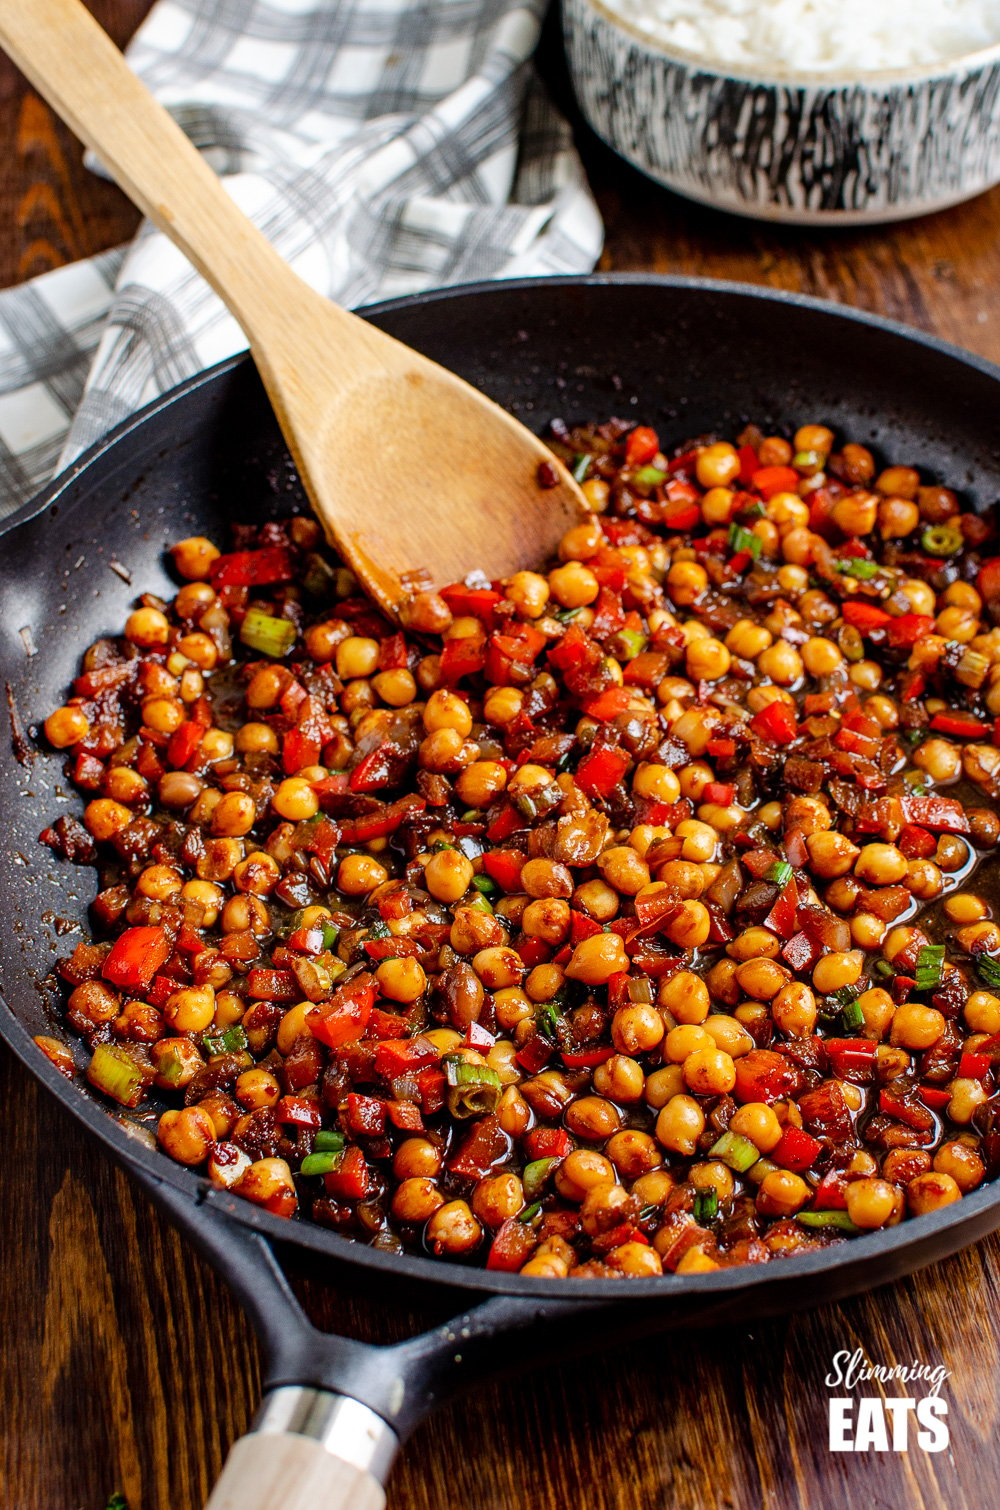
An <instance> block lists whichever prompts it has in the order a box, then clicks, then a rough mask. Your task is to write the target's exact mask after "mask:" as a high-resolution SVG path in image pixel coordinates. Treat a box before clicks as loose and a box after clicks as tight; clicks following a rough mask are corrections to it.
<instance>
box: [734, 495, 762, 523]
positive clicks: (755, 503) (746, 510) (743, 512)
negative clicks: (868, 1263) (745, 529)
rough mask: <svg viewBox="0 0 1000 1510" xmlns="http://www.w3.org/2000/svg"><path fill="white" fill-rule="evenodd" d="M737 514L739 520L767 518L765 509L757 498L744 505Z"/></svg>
mask: <svg viewBox="0 0 1000 1510" xmlns="http://www.w3.org/2000/svg"><path fill="white" fill-rule="evenodd" d="M738 512H739V516H740V518H741V519H766V518H767V509H766V508H765V507H764V505H763V504H762V503H761V501H760V499H759V498H754V499H752V500H751V502H750V503H746V504H744V505H743V507H742V508H741V509H740V510H739V511H738Z"/></svg>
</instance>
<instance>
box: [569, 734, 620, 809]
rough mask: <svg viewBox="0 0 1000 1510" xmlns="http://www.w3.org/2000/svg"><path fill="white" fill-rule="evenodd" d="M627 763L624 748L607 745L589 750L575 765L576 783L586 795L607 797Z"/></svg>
mask: <svg viewBox="0 0 1000 1510" xmlns="http://www.w3.org/2000/svg"><path fill="white" fill-rule="evenodd" d="M629 763H630V762H629V757H628V756H627V755H626V754H625V752H624V750H612V749H609V748H608V747H607V746H604V747H602V748H600V749H595V750H591V751H590V753H589V754H588V755H585V756H584V757H583V759H582V760H581V761H580V764H579V766H578V767H577V771H576V778H575V779H576V784H577V786H578V787H579V788H580V789H581V791H584V792H586V793H587V796H588V797H607V796H608V795H609V794H610V793H611V792H613V791H614V789H615V787H616V786H617V785H618V783H619V782H620V781H621V779H622V777H623V776H624V775H625V772H626V771H627V770H628V768H629Z"/></svg>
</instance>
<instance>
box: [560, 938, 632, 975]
mask: <svg viewBox="0 0 1000 1510" xmlns="http://www.w3.org/2000/svg"><path fill="white" fill-rule="evenodd" d="M628 966H629V961H628V955H627V954H626V953H625V944H624V941H623V940H622V938H621V937H620V935H619V934H617V933H595V934H594V935H593V936H592V937H591V938H587V939H582V940H581V941H580V943H579V944H577V946H576V948H575V949H574V950H573V954H572V956H571V958H570V961H569V963H568V965H567V966H566V974H567V976H568V977H569V979H570V980H579V981H583V983H584V984H585V985H587V986H602V985H604V984H605V982H606V981H609V980H610V979H611V977H612V975H617V974H619V973H620V972H622V971H627V970H628Z"/></svg>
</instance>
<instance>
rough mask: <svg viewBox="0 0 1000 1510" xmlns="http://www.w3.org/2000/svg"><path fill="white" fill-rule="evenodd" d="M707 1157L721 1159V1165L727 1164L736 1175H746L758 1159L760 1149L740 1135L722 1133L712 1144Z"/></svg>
mask: <svg viewBox="0 0 1000 1510" xmlns="http://www.w3.org/2000/svg"><path fill="white" fill-rule="evenodd" d="M709 1155H710V1157H711V1158H713V1159H721V1160H722V1162H723V1164H728V1165H729V1167H730V1169H735V1170H736V1173H737V1174H746V1172H747V1170H748V1169H749V1168H750V1166H751V1165H752V1164H756V1162H757V1160H758V1159H759V1158H760V1149H759V1148H757V1147H756V1146H755V1145H754V1144H753V1143H751V1142H750V1139H749V1138H744V1137H743V1136H742V1135H741V1134H740V1133H734V1132H724V1133H723V1134H722V1137H721V1138H720V1139H719V1141H718V1142H717V1143H713V1145H712V1147H711V1149H710V1150H709Z"/></svg>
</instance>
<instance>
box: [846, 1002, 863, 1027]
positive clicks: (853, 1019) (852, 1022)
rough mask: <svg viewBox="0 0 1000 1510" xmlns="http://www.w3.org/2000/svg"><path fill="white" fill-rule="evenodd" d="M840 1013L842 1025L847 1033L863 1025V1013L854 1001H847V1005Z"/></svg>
mask: <svg viewBox="0 0 1000 1510" xmlns="http://www.w3.org/2000/svg"><path fill="white" fill-rule="evenodd" d="M840 1015H841V1019H842V1021H843V1024H844V1027H845V1028H846V1029H847V1031H848V1032H849V1033H850V1032H853V1031H854V1030H855V1029H856V1028H863V1027H864V1024H865V1014H864V1013H863V1012H862V1010H861V1008H860V1006H859V1005H858V1003H857V1002H856V1001H851V1002H848V1004H847V1006H846V1007H845V1008H844V1010H843V1012H841V1014H840Z"/></svg>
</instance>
